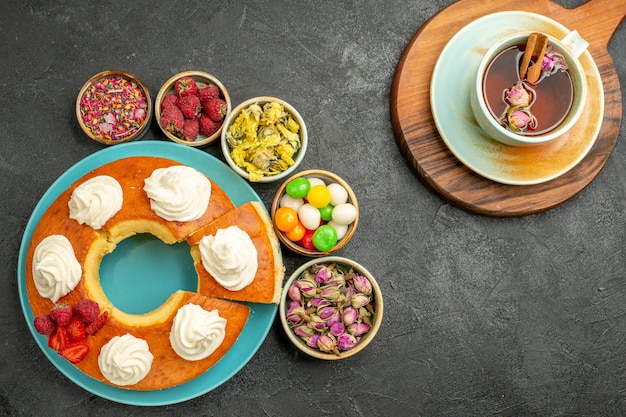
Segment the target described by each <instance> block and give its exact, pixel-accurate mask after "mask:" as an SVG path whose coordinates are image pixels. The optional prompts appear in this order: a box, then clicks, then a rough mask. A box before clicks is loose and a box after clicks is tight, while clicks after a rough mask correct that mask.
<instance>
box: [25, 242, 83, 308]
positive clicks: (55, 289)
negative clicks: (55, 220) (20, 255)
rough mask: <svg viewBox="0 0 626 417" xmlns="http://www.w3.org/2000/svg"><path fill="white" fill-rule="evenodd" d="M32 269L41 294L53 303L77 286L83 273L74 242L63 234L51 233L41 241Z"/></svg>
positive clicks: (34, 254)
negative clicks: (73, 245)
mask: <svg viewBox="0 0 626 417" xmlns="http://www.w3.org/2000/svg"><path fill="white" fill-rule="evenodd" d="M32 270H33V280H34V281H35V287H36V288H37V291H38V292H39V295H41V296H42V297H45V298H49V299H50V300H51V301H52V302H53V303H56V302H57V301H58V300H59V298H61V297H63V296H64V295H65V294H67V293H69V292H70V291H72V290H73V289H74V288H76V285H78V282H79V281H80V278H81V276H82V274H83V271H82V268H81V266H80V264H79V263H78V260H77V259H76V255H75V253H74V248H72V244H71V243H70V241H69V240H68V239H67V238H66V237H65V236H63V235H51V236H48V237H46V238H45V239H43V240H42V241H41V242H39V244H38V245H37V247H36V248H35V252H34V253H33V263H32Z"/></svg>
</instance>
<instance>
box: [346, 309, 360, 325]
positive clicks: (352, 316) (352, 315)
mask: <svg viewBox="0 0 626 417" xmlns="http://www.w3.org/2000/svg"><path fill="white" fill-rule="evenodd" d="M358 317H359V311H358V310H357V309H356V308H354V307H347V308H345V309H344V310H343V317H342V321H343V323H344V324H346V325H347V324H352V323H354V322H355V321H356V319H357V318H358Z"/></svg>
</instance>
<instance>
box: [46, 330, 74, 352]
mask: <svg viewBox="0 0 626 417" xmlns="http://www.w3.org/2000/svg"><path fill="white" fill-rule="evenodd" d="M68 344H69V335H68V334H67V329H66V328H65V327H63V326H57V328H56V329H54V331H53V332H52V334H51V335H50V338H48V346H49V347H50V348H51V349H54V350H56V351H57V352H60V351H61V350H63V349H64V348H65V347H66V346H67V345H68Z"/></svg>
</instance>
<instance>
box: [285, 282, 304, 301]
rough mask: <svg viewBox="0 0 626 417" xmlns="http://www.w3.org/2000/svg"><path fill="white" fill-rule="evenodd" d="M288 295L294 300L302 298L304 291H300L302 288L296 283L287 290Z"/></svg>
mask: <svg viewBox="0 0 626 417" xmlns="http://www.w3.org/2000/svg"><path fill="white" fill-rule="evenodd" d="M287 295H288V296H289V298H290V299H291V300H293V301H301V300H302V293H301V292H300V288H298V286H297V285H296V284H292V285H290V286H289V289H288V290H287Z"/></svg>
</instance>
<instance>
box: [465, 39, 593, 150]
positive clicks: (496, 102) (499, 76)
mask: <svg viewBox="0 0 626 417" xmlns="http://www.w3.org/2000/svg"><path fill="white" fill-rule="evenodd" d="M531 35H533V36H537V35H539V36H544V34H538V33H534V34H533V33H531V32H520V33H516V34H514V35H511V36H508V37H506V38H504V39H501V40H499V41H498V42H497V43H496V44H494V45H493V46H492V47H491V48H490V49H489V50H488V51H487V52H486V53H485V55H484V57H483V59H482V60H481V62H480V64H479V66H478V70H477V72H476V77H475V80H474V82H473V85H472V91H471V95H470V97H471V107H472V112H473V114H474V116H475V118H476V121H477V122H478V125H479V126H480V127H481V128H482V129H483V130H484V131H485V133H486V134H487V135H488V136H489V137H491V138H492V139H495V140H497V141H499V142H501V143H504V144H506V145H511V146H530V145H537V144H541V143H546V142H549V141H551V140H554V139H556V138H558V137H559V136H562V135H563V134H565V133H566V132H568V131H569V130H570V129H571V128H572V127H573V126H574V124H575V123H576V121H577V120H578V118H579V117H580V115H581V114H582V112H583V109H584V107H585V102H586V99H587V81H586V76H585V71H584V69H583V67H582V65H581V63H580V61H579V59H578V57H579V56H580V55H581V54H582V53H583V52H584V51H585V50H586V49H587V46H588V45H589V44H588V43H587V42H586V41H585V40H584V39H583V38H582V37H581V36H580V34H579V33H578V32H577V31H572V32H570V33H569V34H567V35H566V36H565V37H564V38H563V39H556V38H555V37H553V36H550V35H545V37H547V46H546V47H545V49H544V50H543V51H542V52H545V53H544V54H543V56H542V57H538V56H535V55H533V56H532V57H531V60H530V63H529V66H531V67H532V66H535V65H538V66H541V67H535V70H537V72H536V73H537V74H538V75H537V77H532V78H531V77H530V76H528V77H527V76H526V72H525V71H524V72H525V73H524V74H520V67H521V66H522V60H523V57H524V52H525V50H526V46H527V44H528V45H530V44H529V43H528V39H529V37H530V36H531ZM539 54H541V52H539V53H538V55H539ZM528 55H529V56H530V55H531V54H530V53H529V54H528ZM529 73H530V70H529ZM536 78H538V79H536ZM529 80H530V81H529ZM531 81H532V82H531Z"/></svg>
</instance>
